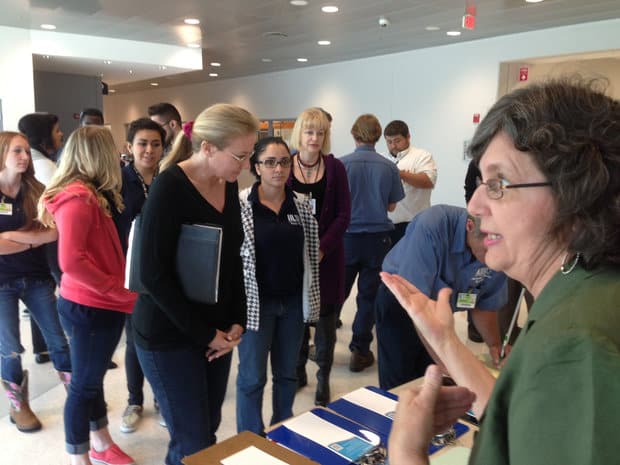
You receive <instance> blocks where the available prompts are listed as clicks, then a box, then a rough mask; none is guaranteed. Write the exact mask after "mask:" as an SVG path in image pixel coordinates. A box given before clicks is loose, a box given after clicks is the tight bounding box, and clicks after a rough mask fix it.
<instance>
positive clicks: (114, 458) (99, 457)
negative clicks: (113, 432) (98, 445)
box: [88, 444, 135, 465]
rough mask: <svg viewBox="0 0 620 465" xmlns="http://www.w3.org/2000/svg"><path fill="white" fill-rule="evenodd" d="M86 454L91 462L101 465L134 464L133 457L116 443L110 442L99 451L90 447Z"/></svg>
mask: <svg viewBox="0 0 620 465" xmlns="http://www.w3.org/2000/svg"><path fill="white" fill-rule="evenodd" d="M88 455H89V456H90V460H91V461H92V462H93V463H100V464H101V465H135V462H134V461H133V459H132V458H131V457H129V456H128V455H127V454H126V453H125V452H123V451H122V450H121V448H120V447H118V446H117V445H116V444H112V445H111V446H110V447H108V448H107V449H106V450H103V451H101V452H97V451H96V450H95V449H91V450H90V452H89V453H88Z"/></svg>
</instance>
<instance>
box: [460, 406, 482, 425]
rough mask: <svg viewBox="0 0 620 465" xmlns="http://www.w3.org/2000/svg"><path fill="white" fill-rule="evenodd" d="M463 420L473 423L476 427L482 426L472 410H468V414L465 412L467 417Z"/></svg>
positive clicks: (462, 418)
mask: <svg viewBox="0 0 620 465" xmlns="http://www.w3.org/2000/svg"><path fill="white" fill-rule="evenodd" d="M461 420H464V421H466V422H467V423H471V424H472V425H475V426H479V425H480V423H479V422H478V419H477V418H476V415H474V412H472V411H471V410H468V411H467V412H465V415H463V416H462V417H461Z"/></svg>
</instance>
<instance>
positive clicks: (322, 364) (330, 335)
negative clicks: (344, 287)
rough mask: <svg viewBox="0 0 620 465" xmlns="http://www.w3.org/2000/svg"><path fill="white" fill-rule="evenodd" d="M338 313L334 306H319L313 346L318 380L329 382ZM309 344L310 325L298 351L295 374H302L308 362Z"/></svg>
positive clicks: (307, 326) (305, 331)
mask: <svg viewBox="0 0 620 465" xmlns="http://www.w3.org/2000/svg"><path fill="white" fill-rule="evenodd" d="M337 321H338V313H337V312H336V305H321V316H320V317H319V321H317V322H316V324H315V327H316V329H315V333H314V345H315V349H316V364H317V365H318V366H319V371H318V372H317V374H316V377H317V379H318V380H321V379H325V380H326V381H328V380H329V374H330V373H331V369H332V365H333V364H334V347H335V346H336V322H337ZM309 344H310V325H306V328H305V330H304V338H303V340H302V343H301V349H300V351H299V359H298V361H297V373H300V372H303V370H305V368H306V362H307V361H308V350H309Z"/></svg>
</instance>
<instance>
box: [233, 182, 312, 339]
mask: <svg viewBox="0 0 620 465" xmlns="http://www.w3.org/2000/svg"><path fill="white" fill-rule="evenodd" d="M250 192H251V188H247V189H244V190H242V191H241V192H240V193H239V202H240V204H241V223H242V224H243V232H244V234H245V238H244V240H243V244H242V245H241V259H242V260H243V280H244V284H245V293H246V297H247V307H248V318H247V326H246V329H247V330H248V331H258V330H259V321H260V299H259V295H258V282H257V281H256V249H255V244H254V216H253V213H252V204H251V202H249V201H248V196H249V195H250ZM293 200H294V201H295V207H296V208H297V212H298V213H299V217H300V219H301V225H302V227H303V231H304V276H303V292H302V304H303V315H304V321H305V322H306V323H312V322H315V321H317V320H318V319H319V312H320V309H321V294H320V290H319V226H318V223H317V222H316V219H315V218H314V216H313V215H312V208H311V207H310V202H309V201H308V200H306V199H299V198H297V196H295V197H294V199H293Z"/></svg>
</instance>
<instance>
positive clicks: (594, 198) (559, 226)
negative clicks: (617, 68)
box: [469, 76, 620, 268]
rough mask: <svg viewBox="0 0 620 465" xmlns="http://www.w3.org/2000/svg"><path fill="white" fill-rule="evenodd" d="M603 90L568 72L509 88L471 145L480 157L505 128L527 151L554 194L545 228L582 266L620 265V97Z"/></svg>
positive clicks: (599, 82)
mask: <svg viewBox="0 0 620 465" xmlns="http://www.w3.org/2000/svg"><path fill="white" fill-rule="evenodd" d="M605 89H606V82H605V81H602V80H589V81H586V80H584V79H583V78H581V77H579V76H573V77H565V78H561V79H556V80H551V81H548V82H545V83H542V84H535V85H530V86H528V87H525V88H521V89H518V90H515V91H514V92H512V93H510V94H508V95H505V96H504V97H502V98H500V99H499V100H498V101H497V103H495V105H493V107H492V108H491V109H490V110H489V113H488V114H487V116H486V117H485V118H484V120H483V121H482V122H481V123H480V126H479V127H478V129H477V131H476V134H475V135H474V138H473V140H472V142H471V145H470V147H469V150H470V153H471V155H472V157H473V158H474V159H475V160H476V162H478V161H479V160H480V158H481V157H482V155H483V154H484V152H485V151H486V149H487V147H488V145H489V143H490V142H491V140H492V139H493V137H495V135H497V134H498V133H499V132H500V131H503V132H504V133H506V134H507V135H508V136H509V137H510V138H511V139H512V141H513V143H514V146H515V148H516V149H517V150H519V151H521V152H523V155H524V156H530V157H532V159H533V160H534V162H535V164H536V165H537V167H538V168H539V169H540V170H541V172H542V173H543V174H544V176H545V177H546V178H547V180H548V181H549V182H550V183H551V189H552V191H553V195H554V197H555V203H556V207H557V213H556V216H555V218H553V219H552V223H551V228H550V231H549V234H550V235H551V237H554V238H557V239H559V240H561V241H563V242H566V243H567V244H568V251H569V252H572V253H577V252H581V254H582V256H583V263H584V265H585V266H586V267H588V268H594V267H596V266H599V265H604V264H611V265H616V266H617V265H620V103H619V102H618V101H617V100H614V99H612V98H610V97H608V96H606V95H605Z"/></svg>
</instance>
